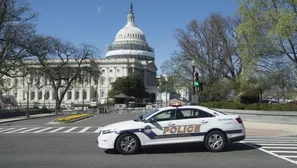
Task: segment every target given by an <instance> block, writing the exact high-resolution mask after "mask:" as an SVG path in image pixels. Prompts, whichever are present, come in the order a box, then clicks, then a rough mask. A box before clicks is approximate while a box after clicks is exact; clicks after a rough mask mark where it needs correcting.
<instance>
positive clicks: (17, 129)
mask: <svg viewBox="0 0 297 168" xmlns="http://www.w3.org/2000/svg"><path fill="white" fill-rule="evenodd" d="M24 129H27V128H20V129H15V130H12V131H8V132H5V133H6V134H8V133H12V132H17V131H21V130H24Z"/></svg>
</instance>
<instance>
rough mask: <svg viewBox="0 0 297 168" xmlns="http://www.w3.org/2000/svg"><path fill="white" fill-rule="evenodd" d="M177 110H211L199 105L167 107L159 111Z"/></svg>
mask: <svg viewBox="0 0 297 168" xmlns="http://www.w3.org/2000/svg"><path fill="white" fill-rule="evenodd" d="M175 108H196V109H201V110H202V109H204V110H210V109H209V108H207V107H204V106H199V105H185V106H184V105H181V106H167V107H161V108H159V110H170V109H175Z"/></svg>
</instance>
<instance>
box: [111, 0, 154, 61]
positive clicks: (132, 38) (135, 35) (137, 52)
mask: <svg viewBox="0 0 297 168" xmlns="http://www.w3.org/2000/svg"><path fill="white" fill-rule="evenodd" d="M134 19H135V16H134V13H133V6H132V4H131V8H130V13H129V14H128V16H127V24H126V25H125V27H123V28H122V29H121V30H120V31H119V32H118V33H117V34H116V37H115V40H114V42H113V43H112V45H110V46H108V47H107V53H106V55H105V57H108V58H137V59H140V60H154V57H155V55H154V49H153V48H151V47H150V46H149V45H148V43H147V41H146V37H145V34H144V33H143V31H142V30H140V29H139V28H138V27H137V26H136V24H135V21H134Z"/></svg>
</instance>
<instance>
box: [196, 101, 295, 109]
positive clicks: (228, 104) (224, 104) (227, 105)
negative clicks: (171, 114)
mask: <svg viewBox="0 0 297 168" xmlns="http://www.w3.org/2000/svg"><path fill="white" fill-rule="evenodd" d="M200 105H201V106H205V107H208V108H222V109H244V110H265V111H297V105H296V104H268V103H253V104H248V105H245V104H242V103H239V102H232V101H221V102H203V103H200Z"/></svg>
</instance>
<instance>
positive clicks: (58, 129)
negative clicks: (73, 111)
mask: <svg viewBox="0 0 297 168" xmlns="http://www.w3.org/2000/svg"><path fill="white" fill-rule="evenodd" d="M64 128H65V127H60V128H57V129H55V130H52V131H50V132H49V133H54V132H57V131H60V130H62V129H64Z"/></svg>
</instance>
